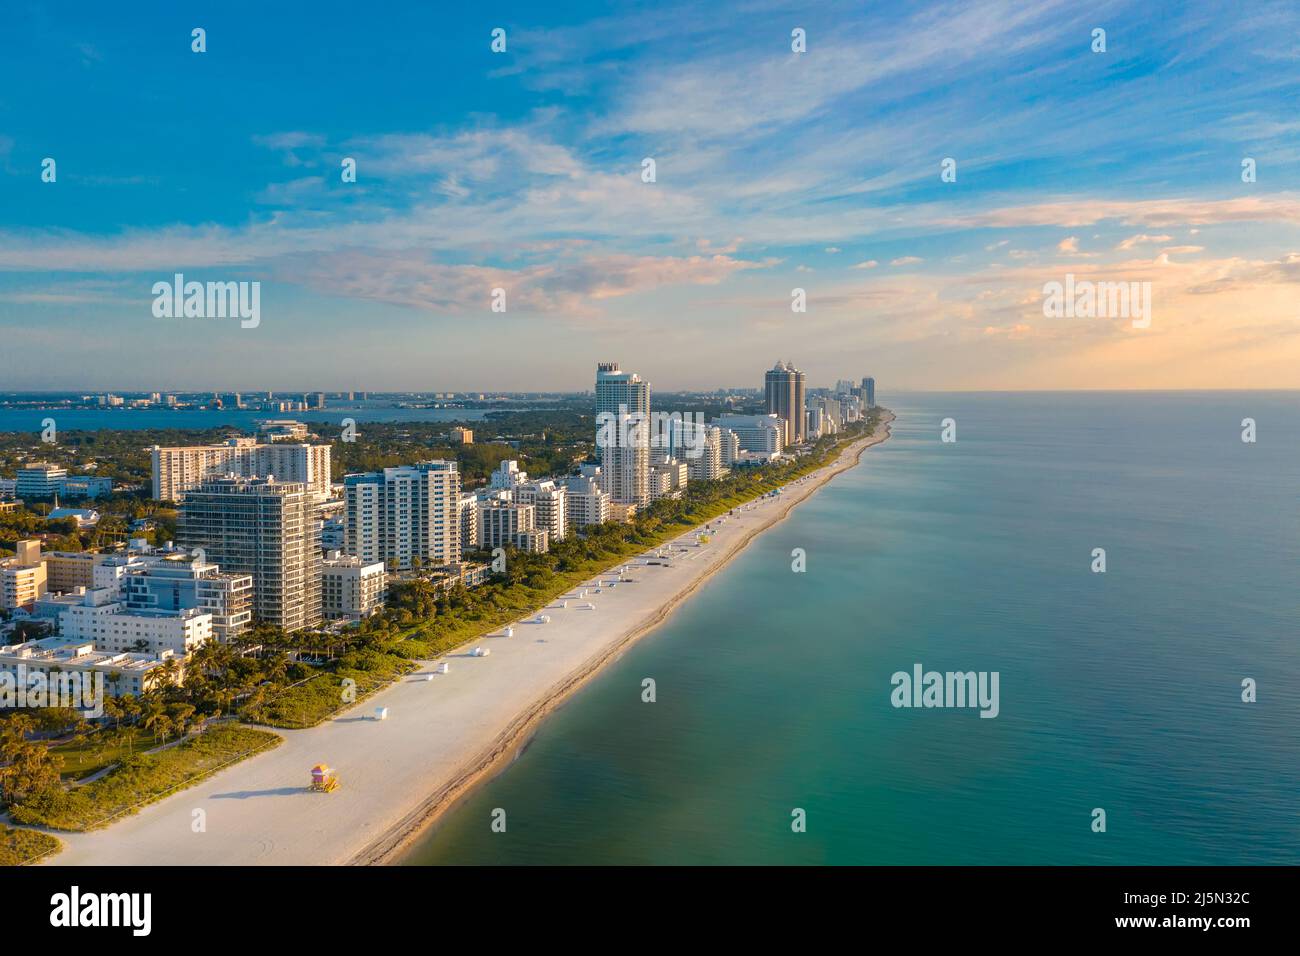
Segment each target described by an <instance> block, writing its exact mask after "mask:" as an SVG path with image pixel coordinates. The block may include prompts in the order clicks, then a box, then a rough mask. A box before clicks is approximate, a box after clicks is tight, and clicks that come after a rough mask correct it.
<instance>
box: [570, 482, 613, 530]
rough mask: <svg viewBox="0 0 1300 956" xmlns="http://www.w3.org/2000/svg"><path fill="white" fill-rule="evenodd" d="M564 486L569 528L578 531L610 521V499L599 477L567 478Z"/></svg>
mask: <svg viewBox="0 0 1300 956" xmlns="http://www.w3.org/2000/svg"><path fill="white" fill-rule="evenodd" d="M596 471H597V472H598V471H599V469H596ZM562 484H563V485H564V495H565V514H566V520H567V523H568V526H569V528H571V529H573V530H578V529H580V528H585V527H587V526H589V525H594V524H604V523H605V522H606V521H609V520H610V498H609V495H608V494H606V492H605V490H604V489H603V488H602V487H601V484H600V478H599V475H578V476H576V477H572V478H565V479H564V480H563V482H562Z"/></svg>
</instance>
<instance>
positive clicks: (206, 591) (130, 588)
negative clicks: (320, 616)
mask: <svg viewBox="0 0 1300 956" xmlns="http://www.w3.org/2000/svg"><path fill="white" fill-rule="evenodd" d="M132 557H133V563H132V564H131V565H130V566H129V567H128V568H127V573H126V574H125V576H124V577H123V578H122V580H121V582H120V583H119V584H118V586H117V589H116V590H117V593H120V595H121V599H122V601H123V602H124V603H125V605H126V607H127V609H128V610H130V611H145V612H149V611H158V612H164V613H176V612H179V611H186V610H198V611H201V612H204V613H206V614H210V615H211V616H212V636H213V637H214V638H215V639H216V640H218V641H221V642H222V643H226V642H229V641H230V640H232V639H233V638H236V637H238V636H239V635H240V634H242V633H243V632H244V630H245V629H246V628H248V627H249V626H251V625H252V623H253V594H254V589H253V576H252V575H251V574H238V573H227V572H223V571H222V570H221V569H220V567H218V566H217V565H216V564H213V563H211V562H208V561H199V560H197V559H196V558H195V557H194V556H192V555H190V554H187V553H184V552H180V553H176V552H162V553H158V554H150V555H133V556H132Z"/></svg>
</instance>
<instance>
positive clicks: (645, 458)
mask: <svg viewBox="0 0 1300 956" xmlns="http://www.w3.org/2000/svg"><path fill="white" fill-rule="evenodd" d="M609 416H612V418H610V417H609ZM602 425H604V427H603V428H602ZM596 427H597V433H596V438H597V444H598V445H599V446H600V480H601V489H602V490H603V491H604V492H605V493H606V494H608V495H609V496H610V498H612V499H613V500H614V502H615V503H618V504H632V505H636V507H637V509H638V510H639V509H641V508H644V507H646V506H647V505H648V504H649V503H650V383H649V382H643V381H641V376H640V375H637V374H636V373H635V372H624V371H621V370H620V369H619V367H618V363H617V362H602V363H600V365H598V366H597V367H596Z"/></svg>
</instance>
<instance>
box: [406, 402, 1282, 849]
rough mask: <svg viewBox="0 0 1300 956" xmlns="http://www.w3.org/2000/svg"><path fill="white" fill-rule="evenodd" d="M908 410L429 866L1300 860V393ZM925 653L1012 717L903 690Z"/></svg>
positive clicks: (726, 574)
mask: <svg viewBox="0 0 1300 956" xmlns="http://www.w3.org/2000/svg"><path fill="white" fill-rule="evenodd" d="M887 404H889V405H890V407H891V408H893V409H894V411H895V413H896V414H897V415H898V420H897V421H896V422H895V423H894V425H893V437H892V438H891V439H890V440H889V441H887V442H885V443H884V444H882V445H880V446H878V447H876V448H873V449H871V450H869V451H867V452H866V454H865V455H863V458H862V462H861V464H860V465H859V466H858V467H856V468H853V469H850V470H849V471H847V472H845V473H844V474H842V475H840V476H838V477H837V478H835V479H834V480H833V481H832V482H831V483H830V484H828V485H827V486H825V487H824V488H822V489H821V490H820V491H819V492H818V493H817V494H816V495H814V496H813V497H812V498H811V499H809V500H808V501H806V502H804V503H802V504H801V505H799V506H798V507H797V508H796V509H795V510H794V511H793V512H792V513H791V515H790V516H789V517H788V518H787V519H786V520H785V521H783V522H781V523H779V524H778V525H776V526H775V527H773V528H772V529H770V530H769V531H767V532H765V533H764V534H762V535H760V536H759V537H758V538H757V539H756V540H755V541H754V542H752V543H751V544H750V545H749V547H748V548H747V549H746V550H745V551H744V552H742V553H741V554H740V555H739V556H738V557H737V558H736V559H735V560H734V561H733V562H732V563H731V564H730V565H728V566H727V567H726V568H724V569H723V570H721V571H720V572H718V573H717V574H716V575H715V576H714V577H713V578H711V579H710V580H709V581H708V582H706V583H705V584H704V585H703V586H701V588H700V589H699V590H698V591H697V592H696V593H695V594H694V595H692V596H691V597H690V598H689V599H688V600H687V601H686V602H685V603H684V604H683V606H682V607H680V608H679V609H678V610H677V611H676V612H675V613H674V614H673V615H672V616H671V617H670V618H669V619H668V621H667V622H665V623H664V624H663V625H662V626H661V627H659V628H658V629H657V630H656V631H654V632H653V633H652V634H649V635H647V636H646V637H645V638H643V639H642V640H641V641H640V642H638V643H636V644H635V645H633V646H632V647H631V648H629V650H628V651H627V652H626V653H625V654H624V655H623V657H622V658H621V659H619V660H618V661H616V662H614V663H612V664H611V665H610V666H608V667H607V668H606V669H605V670H603V671H602V672H601V673H600V674H599V675H598V676H596V677H595V678H594V679H593V680H592V681H591V682H590V683H588V684H587V685H586V686H585V687H583V688H582V689H581V690H580V691H578V693H577V694H575V695H574V697H573V698H572V699H571V700H569V701H568V702H567V703H566V704H565V705H564V707H562V708H561V709H560V710H558V711H557V712H556V713H554V714H553V715H551V716H550V717H549V718H548V719H547V720H546V721H545V722H544V723H543V724H542V725H541V726H540V728H539V729H538V731H537V734H536V736H535V737H534V738H533V740H532V741H531V743H530V744H529V746H528V747H527V748H526V749H525V750H524V751H523V752H522V753H521V754H520V755H519V756H518V758H517V759H516V760H515V761H514V762H513V763H512V764H511V765H510V766H508V767H507V768H505V769H504V770H503V771H502V772H501V773H500V774H498V775H497V776H495V777H493V778H492V779H490V780H488V781H487V782H485V783H484V784H483V785H482V786H480V787H479V788H478V789H476V790H475V791H473V792H472V793H471V794H470V795H469V796H468V797H466V799H465V800H464V801H462V802H461V803H460V804H459V805H458V806H457V807H455V808H454V809H453V810H452V811H451V812H449V813H448V814H447V815H446V816H445V817H444V818H442V819H441V820H440V821H439V822H438V824H437V826H436V827H435V828H433V829H432V830H430V831H429V832H428V833H427V834H425V835H424V836H423V837H422V838H421V840H420V841H418V842H417V843H416V844H415V845H414V846H413V847H412V849H411V850H410V852H409V853H407V854H406V856H405V858H404V862H406V863H411V864H457V863H461V864H464V863H554V864H579V863H606V864H623V863H686V864H689V863H763V864H767V863H832V864H851V863H876V864H903V863H922V864H936V863H952V864H974V863H1008V864H1010V863H1026V864H1032V863H1048V864H1051V863H1111V864H1156V863H1165V864H1245V863H1289V864H1295V863H1300V815H1298V814H1297V802H1298V801H1297V795H1298V794H1300V734H1298V733H1297V731H1298V730H1300V642H1298V641H1297V636H1298V634H1297V632H1298V631H1300V599H1298V598H1297V596H1296V595H1297V590H1296V572H1297V569H1298V568H1300V512H1298V511H1297V493H1298V492H1300V393H1296V392H1277V393H1261V392H1255V393H1229V392H1219V393H1077V394H1063V393H1054V394H1025V393H1021V394H924V395H922V394H916V395H908V396H901V397H898V398H896V399H893V400H890V401H888V402H887ZM947 417H951V418H954V419H956V422H957V439H958V440H957V442H956V443H955V444H944V443H942V442H940V440H939V435H940V422H941V420H942V419H944V418H947ZM1246 417H1251V418H1254V419H1255V420H1256V422H1257V425H1258V441H1257V442H1256V443H1255V444H1244V443H1243V442H1242V441H1241V425H1240V422H1241V420H1242V419H1243V418H1246ZM796 548H802V549H804V551H805V552H806V554H807V572H806V573H802V574H799V573H793V572H792V571H791V561H792V558H791V552H792V550H793V549H796ZM1094 548H1105V550H1106V560H1107V571H1106V573H1105V574H1095V573H1092V571H1091V570H1090V566H1091V564H1092V563H1093V557H1092V551H1093V549H1094ZM632 586H635V585H632ZM918 663H919V664H921V665H923V667H924V668H925V669H926V670H937V671H980V672H992V671H996V672H998V673H999V675H1000V682H999V697H1000V699H999V710H1000V712H999V715H998V716H997V718H995V719H980V717H979V715H978V710H977V709H974V708H952V709H910V708H897V709H896V708H894V707H893V706H891V703H890V694H891V691H892V689H893V688H892V685H891V676H892V675H893V674H894V673H895V672H898V671H905V672H909V673H910V672H911V671H912V669H913V667H914V665H916V664H918ZM647 677H649V678H653V679H654V680H655V685H656V686H655V689H656V697H657V700H656V702H654V703H643V702H642V681H643V679H644V678H647ZM1244 678H1253V679H1254V680H1255V681H1256V683H1257V685H1258V701H1257V702H1256V703H1243V702H1242V699H1241V695H1242V680H1243V679H1244ZM498 808H500V809H502V810H504V811H505V820H506V830H505V832H504V833H498V832H494V831H493V829H492V822H493V811H494V810H496V809H498ZM796 808H798V809H801V810H803V811H805V812H806V816H807V831H806V832H804V833H795V832H792V829H791V820H792V811H794V810H795V809H796ZM1094 808H1102V809H1104V810H1105V812H1106V832H1105V833H1094V832H1093V830H1092V823H1093V810H1094Z"/></svg>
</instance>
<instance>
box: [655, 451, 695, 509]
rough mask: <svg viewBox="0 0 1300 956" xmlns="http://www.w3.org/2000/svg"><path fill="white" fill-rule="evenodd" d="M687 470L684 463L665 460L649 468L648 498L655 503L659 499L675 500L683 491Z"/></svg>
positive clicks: (670, 459)
mask: <svg viewBox="0 0 1300 956" xmlns="http://www.w3.org/2000/svg"><path fill="white" fill-rule="evenodd" d="M688 477H689V469H688V467H687V465H686V462H684V461H678V460H677V459H676V458H667V459H665V460H664V461H661V462H660V463H659V464H657V465H651V466H650V497H651V498H653V499H655V500H656V501H657V500H659V499H660V498H676V497H678V496H679V495H680V494H681V493H682V492H683V491H684V490H685V489H686V482H687V480H688Z"/></svg>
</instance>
